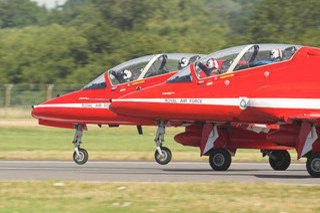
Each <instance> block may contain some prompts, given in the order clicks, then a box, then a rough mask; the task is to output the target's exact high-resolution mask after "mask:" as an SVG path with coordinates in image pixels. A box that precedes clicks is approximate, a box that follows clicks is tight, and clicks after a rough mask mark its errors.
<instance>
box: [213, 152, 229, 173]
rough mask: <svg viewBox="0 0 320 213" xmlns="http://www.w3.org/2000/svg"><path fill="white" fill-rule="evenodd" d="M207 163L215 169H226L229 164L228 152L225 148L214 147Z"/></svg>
mask: <svg viewBox="0 0 320 213" xmlns="http://www.w3.org/2000/svg"><path fill="white" fill-rule="evenodd" d="M209 164H210V166H211V168H212V169H213V170H215V171H226V170H228V168H229V167H230V164H231V155H230V152H229V151H228V150H226V149H214V150H212V151H211V152H210V155H209Z"/></svg>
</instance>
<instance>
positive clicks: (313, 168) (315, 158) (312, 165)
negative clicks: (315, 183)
mask: <svg viewBox="0 0 320 213" xmlns="http://www.w3.org/2000/svg"><path fill="white" fill-rule="evenodd" d="M306 166H307V170H308V172H309V174H310V175H311V176H312V177H320V152H317V153H312V154H311V155H310V156H309V157H308V160H307V164H306Z"/></svg>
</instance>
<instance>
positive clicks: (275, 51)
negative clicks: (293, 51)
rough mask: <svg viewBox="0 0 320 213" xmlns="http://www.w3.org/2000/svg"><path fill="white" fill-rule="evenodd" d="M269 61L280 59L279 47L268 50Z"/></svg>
mask: <svg viewBox="0 0 320 213" xmlns="http://www.w3.org/2000/svg"><path fill="white" fill-rule="evenodd" d="M270 59H271V61H282V51H281V50H280V49H273V50H271V52H270Z"/></svg>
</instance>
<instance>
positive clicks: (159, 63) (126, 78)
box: [109, 53, 200, 85]
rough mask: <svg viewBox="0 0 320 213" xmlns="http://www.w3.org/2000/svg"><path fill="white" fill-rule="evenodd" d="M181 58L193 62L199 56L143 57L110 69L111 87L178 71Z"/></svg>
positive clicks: (158, 55)
mask: <svg viewBox="0 0 320 213" xmlns="http://www.w3.org/2000/svg"><path fill="white" fill-rule="evenodd" d="M182 58H188V59H189V61H191V62H193V61H195V60H197V59H199V58H200V56H199V55H194V54H183V53H168V54H157V55H148V56H143V57H140V58H136V59H133V60H130V61H127V62H124V63H122V64H119V65H118V66H115V67H113V68H111V69H110V70H109V79H110V81H111V84H112V85H118V84H123V83H128V82H132V81H139V80H142V79H145V78H150V77H153V76H158V75H162V74H166V73H170V72H174V71H178V70H180V69H181V68H182V64H181V59H182ZM189 63H190V62H189ZM185 66H187V65H185Z"/></svg>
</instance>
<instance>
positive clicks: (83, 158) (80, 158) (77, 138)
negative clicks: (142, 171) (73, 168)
mask: <svg viewBox="0 0 320 213" xmlns="http://www.w3.org/2000/svg"><path fill="white" fill-rule="evenodd" d="M74 128H75V129H76V132H75V134H74V139H73V142H72V143H73V145H74V153H73V160H74V162H75V163H76V164H79V165H83V164H85V163H86V162H87V161H88V152H87V150H85V149H81V148H80V144H81V138H82V125H81V124H76V125H74Z"/></svg>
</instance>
